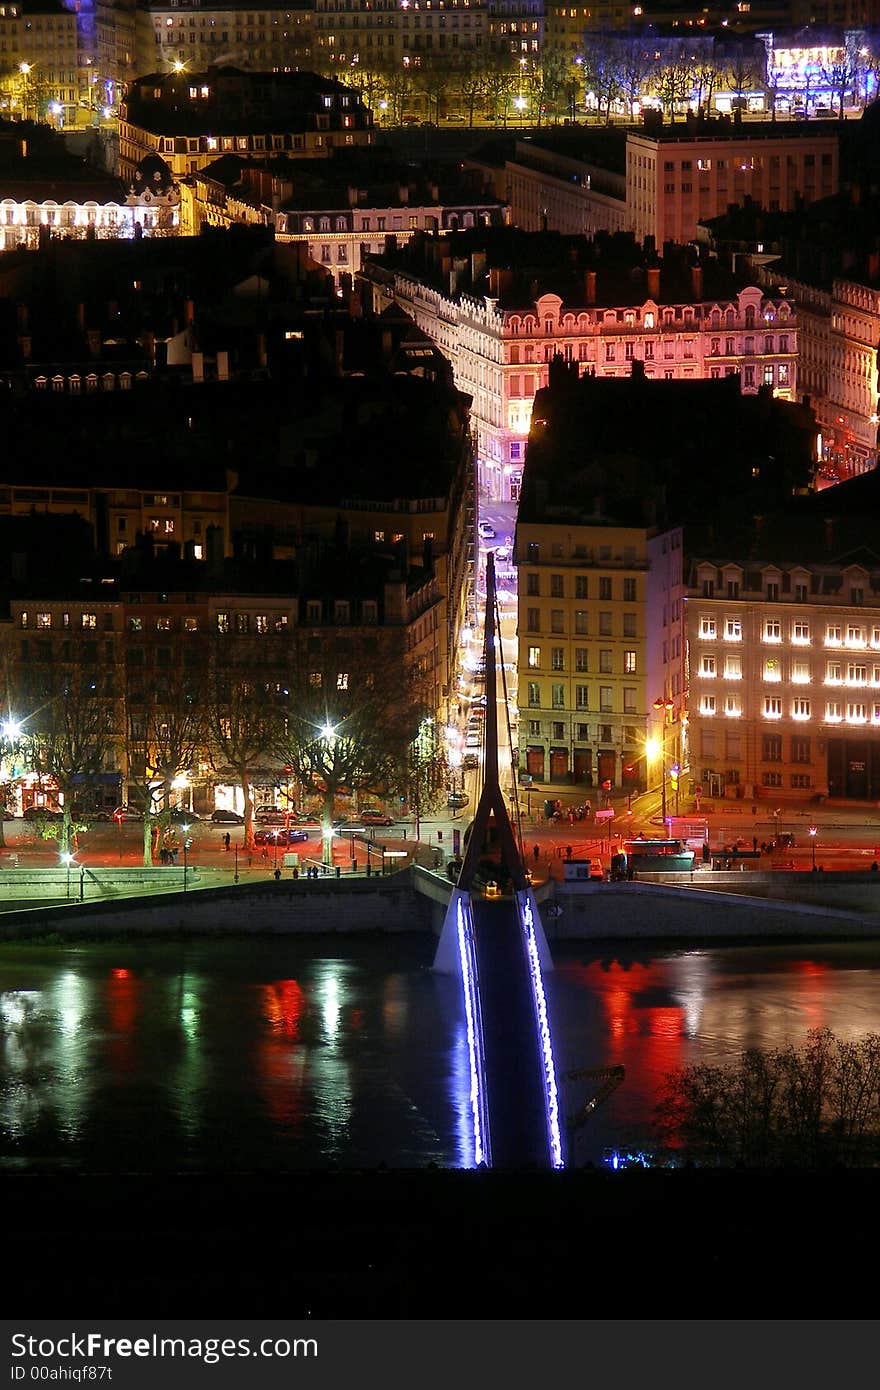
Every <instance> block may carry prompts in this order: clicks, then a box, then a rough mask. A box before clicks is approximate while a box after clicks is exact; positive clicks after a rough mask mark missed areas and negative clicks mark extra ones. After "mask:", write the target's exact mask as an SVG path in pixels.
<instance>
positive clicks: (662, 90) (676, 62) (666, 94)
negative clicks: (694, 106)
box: [653, 48, 693, 121]
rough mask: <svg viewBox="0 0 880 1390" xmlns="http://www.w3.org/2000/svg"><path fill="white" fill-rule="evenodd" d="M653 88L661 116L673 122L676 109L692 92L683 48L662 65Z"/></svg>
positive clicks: (689, 72)
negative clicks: (661, 110) (658, 102)
mask: <svg viewBox="0 0 880 1390" xmlns="http://www.w3.org/2000/svg"><path fill="white" fill-rule="evenodd" d="M653 88H654V92H655V94H656V96H657V97H658V98H659V101H660V105H661V107H662V109H663V114H664V115H665V116H668V118H669V120H670V121H674V120H675V111H676V108H677V107H678V106H679V105H680V104H681V103H682V102H685V101H688V100H689V99H690V95H691V92H692V90H693V72H692V65H691V64H690V63H689V62H688V58H687V54H686V53H685V51H684V49H683V48H680V49H679V50H678V52H677V53H673V54H671V55H670V56H669V58H667V60H666V61H665V62H664V63H663V64H662V66H661V67H660V69H659V71H658V72H657V74H656V76H655V78H654V82H653Z"/></svg>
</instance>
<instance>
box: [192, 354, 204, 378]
mask: <svg viewBox="0 0 880 1390" xmlns="http://www.w3.org/2000/svg"><path fill="white" fill-rule="evenodd" d="M192 377H193V381H204V379H205V355H204V353H202V352H194V353H193V355H192Z"/></svg>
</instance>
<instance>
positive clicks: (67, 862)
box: [60, 850, 73, 898]
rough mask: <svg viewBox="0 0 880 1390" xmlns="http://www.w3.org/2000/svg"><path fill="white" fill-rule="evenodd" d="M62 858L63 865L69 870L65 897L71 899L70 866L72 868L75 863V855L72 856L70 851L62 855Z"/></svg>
mask: <svg viewBox="0 0 880 1390" xmlns="http://www.w3.org/2000/svg"><path fill="white" fill-rule="evenodd" d="M60 858H61V862H62V864H63V865H64V866H65V868H66V869H67V891H66V892H65V895H64V896H65V897H66V898H69V897H70V866H71V864H72V863H73V855H72V854H71V853H70V852H69V851H68V850H65V852H64V854H62V855H61V856H60Z"/></svg>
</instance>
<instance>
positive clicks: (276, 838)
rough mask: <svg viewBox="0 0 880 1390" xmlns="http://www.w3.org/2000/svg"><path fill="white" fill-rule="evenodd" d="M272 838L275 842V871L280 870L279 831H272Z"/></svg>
mask: <svg viewBox="0 0 880 1390" xmlns="http://www.w3.org/2000/svg"><path fill="white" fill-rule="evenodd" d="M272 838H273V840H274V841H275V859H274V863H273V865H272V867H273V869H277V868H278V831H277V830H273V831H272Z"/></svg>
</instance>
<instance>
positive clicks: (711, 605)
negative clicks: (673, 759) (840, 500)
mask: <svg viewBox="0 0 880 1390" xmlns="http://www.w3.org/2000/svg"><path fill="white" fill-rule="evenodd" d="M828 524H829V525H830V524H831V523H830V522H829V523H828ZM875 559H876V557H872V559H871V560H870V561H869V560H868V559H867V558H866V559H865V560H863V561H861V562H858V561H854V562H853V563H851V564H847V563H843V562H837V563H826V564H819V563H804V564H795V565H793V564H790V563H769V562H758V561H755V562H752V561H750V562H749V563H748V564H747V565H743V564H735V563H728V564H717V563H714V562H711V561H709V560H702V559H700V560H696V561H694V563H693V565H692V569H691V578H690V584H689V588H688V592H687V602H686V611H687V641H688V665H689V672H690V691H689V700H688V714H689V731H690V744H691V770H692V775H694V776H695V778H696V779H697V780H698V781H699V782H700V783H701V784H702V786H703V788H704V791H705V792H706V794H707V795H715V796H728V797H731V796H733V797H744V798H745V799H746V800H754V799H756V798H760V797H765V798H770V799H771V800H772V799H774V798H776V797H779V796H782V795H784V796H785V797H786V798H792V797H794V798H802V799H803V800H812V799H813V798H815V797H816V796H825V795H827V796H833V797H840V798H847V799H855V800H866V799H870V800H876V799H877V797H878V796H880V598H878V592H880V572H878V569H877V565H876V563H874V562H873V561H874V560H875Z"/></svg>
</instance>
